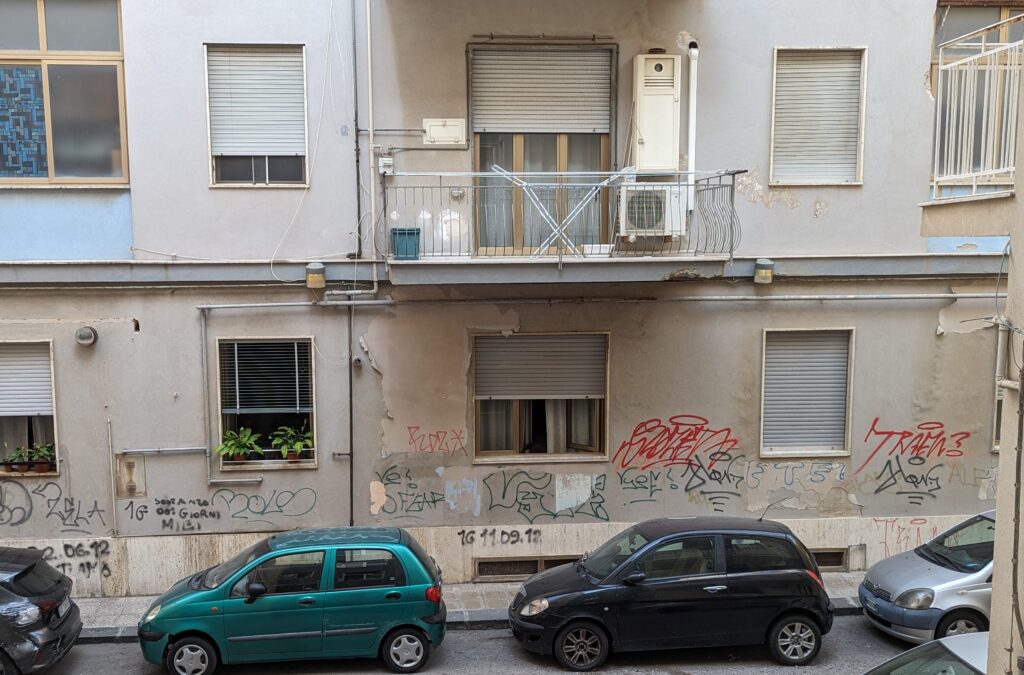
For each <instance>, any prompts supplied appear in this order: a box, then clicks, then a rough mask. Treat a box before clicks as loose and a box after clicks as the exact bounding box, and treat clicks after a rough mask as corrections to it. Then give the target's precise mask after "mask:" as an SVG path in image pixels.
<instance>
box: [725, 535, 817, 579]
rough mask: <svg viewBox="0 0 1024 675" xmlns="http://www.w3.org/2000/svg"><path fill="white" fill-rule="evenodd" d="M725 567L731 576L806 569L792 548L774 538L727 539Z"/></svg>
mask: <svg viewBox="0 0 1024 675" xmlns="http://www.w3.org/2000/svg"><path fill="white" fill-rule="evenodd" d="M725 565H726V570H727V571H728V572H729V573H730V574H734V573H739V572H765V571H770V570H791V569H803V568H804V564H803V561H802V560H801V559H800V555H799V554H798V553H797V552H796V551H795V550H794V549H793V547H792V546H790V545H789V544H788V543H787V542H785V541H782V540H781V539H774V538H772V537H726V540H725Z"/></svg>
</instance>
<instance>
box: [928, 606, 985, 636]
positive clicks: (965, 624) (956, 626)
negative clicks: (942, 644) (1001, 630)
mask: <svg viewBox="0 0 1024 675" xmlns="http://www.w3.org/2000/svg"><path fill="white" fill-rule="evenodd" d="M987 630H988V621H987V620H986V619H985V617H984V616H982V615H981V614H979V613H978V612H973V611H971V610H969V609H958V610H955V611H952V612H950V613H949V614H947V615H946V616H944V617H942V620H941V621H939V625H938V626H936V627H935V639H936V640H938V639H939V638H944V637H949V636H950V635H963V634H964V633H980V632H984V631H987Z"/></svg>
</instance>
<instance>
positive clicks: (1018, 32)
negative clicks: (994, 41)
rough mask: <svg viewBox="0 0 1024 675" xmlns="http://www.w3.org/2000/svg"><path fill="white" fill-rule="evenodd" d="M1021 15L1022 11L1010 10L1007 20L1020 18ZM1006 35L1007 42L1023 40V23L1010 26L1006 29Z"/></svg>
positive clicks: (1023, 11)
mask: <svg viewBox="0 0 1024 675" xmlns="http://www.w3.org/2000/svg"><path fill="white" fill-rule="evenodd" d="M1021 14H1024V9H1011V10H1010V16H1009V17H1008V18H1011V19H1012V18H1013V17H1015V16H1020V15H1021ZM1006 33H1007V38H1006V39H1007V40H1008V41H1009V42H1017V41H1018V40H1024V21H1022V22H1019V23H1012V24H1010V25H1009V26H1008V27H1007V29H1006Z"/></svg>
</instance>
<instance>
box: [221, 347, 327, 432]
mask: <svg viewBox="0 0 1024 675" xmlns="http://www.w3.org/2000/svg"><path fill="white" fill-rule="evenodd" d="M310 346H311V345H310V343H309V342H306V341H301V342H221V343H220V399H221V410H222V412H224V413H227V414H243V413H299V412H312V410H313V378H312V363H311V360H312V354H311V350H310Z"/></svg>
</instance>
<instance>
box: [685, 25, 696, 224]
mask: <svg viewBox="0 0 1024 675" xmlns="http://www.w3.org/2000/svg"><path fill="white" fill-rule="evenodd" d="M698 52H699V50H698V48H697V41H696V40H691V41H690V45H689V47H688V49H687V50H686V55H687V56H688V57H689V59H690V74H689V76H688V80H689V85H690V94H689V96H688V97H687V98H688V101H687V102H688V104H689V108H688V110H687V113H686V124H687V126H688V127H689V129H688V130H687V136H686V170H687V172H689V174H690V175H689V182H690V189H689V194H688V195H687V199H686V204H687V208H689V210H690V211H693V206H694V204H693V202H694V199H695V197H696V195H695V194H694V183H695V181H696V178H697V177H696V175H695V174H696V171H697V56H698Z"/></svg>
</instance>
